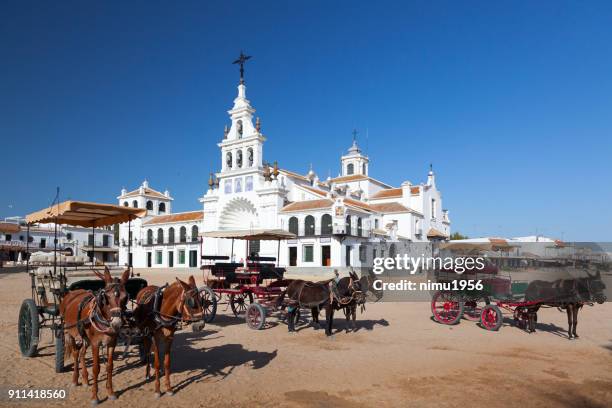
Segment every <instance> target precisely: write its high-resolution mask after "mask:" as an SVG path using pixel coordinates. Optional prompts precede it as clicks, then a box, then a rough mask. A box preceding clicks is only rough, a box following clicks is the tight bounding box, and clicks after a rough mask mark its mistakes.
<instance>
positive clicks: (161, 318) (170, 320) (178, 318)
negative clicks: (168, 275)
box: [153, 284, 200, 328]
mask: <svg viewBox="0 0 612 408" xmlns="http://www.w3.org/2000/svg"><path fill="white" fill-rule="evenodd" d="M167 287H168V284H165V285H164V286H162V287H160V288H158V289H157V291H156V294H155V296H156V299H155V304H154V307H153V314H154V316H155V321H156V322H157V323H158V324H159V325H160V326H163V327H166V328H169V327H174V326H176V325H177V323H179V322H182V323H185V324H190V323H194V322H198V321H200V320H199V319H198V320H195V319H194V320H192V319H189V320H188V319H185V318H183V309H184V307H185V303H187V306H188V307H191V308H195V300H194V296H197V293H198V289H197V288H192V289H189V290H185V288H183V287H181V289H183V293H182V294H181V301H180V303H179V307H178V313H177V314H176V315H175V316H168V315H164V314H163V313H162V312H161V311H160V310H159V309H161V302H160V301H159V296H160V295H161V292H163V291H164V289H165V288H167ZM194 291H195V292H196V294H195V295H194V294H192V292H194ZM188 294H192V296H190V297H189V298H188V297H187V295H188ZM191 302H193V305H190V304H189V303H191ZM157 303H159V304H157Z"/></svg>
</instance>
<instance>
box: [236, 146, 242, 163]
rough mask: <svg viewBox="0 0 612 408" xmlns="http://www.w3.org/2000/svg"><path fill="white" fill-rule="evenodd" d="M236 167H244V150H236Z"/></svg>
mask: <svg viewBox="0 0 612 408" xmlns="http://www.w3.org/2000/svg"><path fill="white" fill-rule="evenodd" d="M236 167H242V150H238V151H237V152H236Z"/></svg>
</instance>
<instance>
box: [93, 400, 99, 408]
mask: <svg viewBox="0 0 612 408" xmlns="http://www.w3.org/2000/svg"><path fill="white" fill-rule="evenodd" d="M99 403H100V401H99V400H97V399H94V400H91V406H92V407H95V406H96V405H98V404H99Z"/></svg>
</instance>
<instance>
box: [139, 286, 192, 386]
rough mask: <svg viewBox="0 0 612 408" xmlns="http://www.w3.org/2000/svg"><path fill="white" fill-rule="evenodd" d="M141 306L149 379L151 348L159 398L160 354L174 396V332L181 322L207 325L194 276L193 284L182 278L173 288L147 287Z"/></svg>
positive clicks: (140, 297)
mask: <svg viewBox="0 0 612 408" xmlns="http://www.w3.org/2000/svg"><path fill="white" fill-rule="evenodd" d="M136 302H137V306H136V308H135V309H134V319H135V321H136V325H137V326H138V328H139V329H140V330H141V332H142V333H144V334H145V336H144V340H143V348H144V352H145V356H146V357H145V364H146V372H145V378H147V379H149V378H150V364H149V358H150V354H151V349H152V350H153V356H154V368H155V396H156V397H160V396H161V391H160V384H159V366H160V363H159V360H160V353H162V354H163V356H164V377H165V380H166V392H167V394H168V395H173V394H174V391H173V389H172V386H171V385H170V361H171V360H170V351H171V349H172V341H173V340H174V332H175V331H176V330H177V326H178V324H179V323H186V324H189V323H195V322H197V323H199V324H200V325H202V324H203V319H202V318H203V312H202V305H201V304H200V296H199V293H198V288H197V286H196V282H195V279H194V278H193V276H190V277H189V283H185V282H183V281H182V280H180V279H179V278H176V282H174V283H172V284H171V285H168V284H166V285H165V286H163V287H158V286H147V287H146V288H144V289H142V290H141V291H140V292H138V295H137V296H136Z"/></svg>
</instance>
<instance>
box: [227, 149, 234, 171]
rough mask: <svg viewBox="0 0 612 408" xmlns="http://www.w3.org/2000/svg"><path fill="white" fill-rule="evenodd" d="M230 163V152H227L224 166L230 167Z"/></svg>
mask: <svg viewBox="0 0 612 408" xmlns="http://www.w3.org/2000/svg"><path fill="white" fill-rule="evenodd" d="M232 164H233V163H232V152H227V154H226V155H225V167H227V168H228V169H231V168H232Z"/></svg>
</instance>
